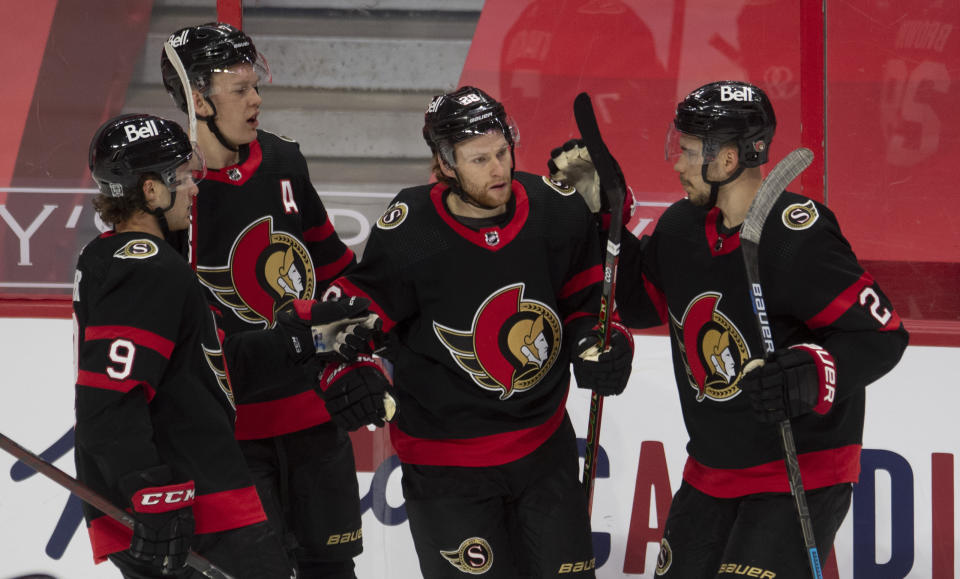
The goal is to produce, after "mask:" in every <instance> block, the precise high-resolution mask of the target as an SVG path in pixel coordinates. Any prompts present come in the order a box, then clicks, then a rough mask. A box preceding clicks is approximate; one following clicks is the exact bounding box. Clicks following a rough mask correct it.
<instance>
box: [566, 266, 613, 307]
mask: <svg viewBox="0 0 960 579" xmlns="http://www.w3.org/2000/svg"><path fill="white" fill-rule="evenodd" d="M602 281H603V267H601V266H600V265H595V266H593V267H591V268H590V269H587V270H584V271H581V272H580V273H578V274H577V275H575V276H573V277H571V278H570V279H569V280H567V283H565V284H563V287H561V288H560V293H559V294H558V295H557V298H559V299H561V300H562V299H564V298H568V297H570V296H572V295H573V294H575V293H577V292H578V291H580V290H583V289H585V288H588V287H590V286H591V285H593V284H595V283H600V282H602Z"/></svg>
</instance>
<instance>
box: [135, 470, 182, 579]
mask: <svg viewBox="0 0 960 579" xmlns="http://www.w3.org/2000/svg"><path fill="white" fill-rule="evenodd" d="M172 479H173V477H172V474H171V472H170V468H169V467H168V466H165V465H164V466H156V467H153V468H150V469H147V470H143V471H139V472H135V473H131V474H128V475H126V476H124V477H123V478H122V479H120V490H121V491H122V492H123V493H124V494H125V495H126V496H128V497H130V504H131V506H132V507H133V516H134V518H135V519H136V522H135V523H134V525H133V539H131V541H130V549H129V551H128V552H129V553H130V556H131V557H133V558H135V559H137V560H140V561H143V562H145V563H147V564H149V565H150V566H151V567H152V568H154V569H155V570H156V571H157V575H173V574H176V573H177V571H179V570H180V569H182V568H183V567H184V565H186V563H187V555H188V554H189V553H190V543H191V541H192V540H193V502H194V498H195V492H194V486H193V481H192V480H191V481H187V482H185V483H180V484H172V483H171V482H170V481H171V480H172Z"/></svg>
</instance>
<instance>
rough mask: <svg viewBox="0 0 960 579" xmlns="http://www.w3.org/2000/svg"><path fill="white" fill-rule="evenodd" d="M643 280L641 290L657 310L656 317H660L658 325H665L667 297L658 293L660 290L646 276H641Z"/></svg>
mask: <svg viewBox="0 0 960 579" xmlns="http://www.w3.org/2000/svg"><path fill="white" fill-rule="evenodd" d="M640 277H641V278H642V279H643V288H644V290H645V291H646V292H647V297H648V298H650V303H652V304H653V307H654V308H656V310H657V315H659V316H660V323H662V324H665V323H667V320H668V318H667V296H666V295H665V294H664V293H663V292H662V291H660V288H658V287H657V286H655V285H653V283H651V282H650V280H649V279H647V276H645V275H641V276H640Z"/></svg>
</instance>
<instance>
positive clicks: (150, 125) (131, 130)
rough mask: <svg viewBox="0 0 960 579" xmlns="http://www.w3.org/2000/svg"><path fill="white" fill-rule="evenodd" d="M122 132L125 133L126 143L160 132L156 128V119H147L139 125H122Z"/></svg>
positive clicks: (153, 135) (156, 134) (154, 135)
mask: <svg viewBox="0 0 960 579" xmlns="http://www.w3.org/2000/svg"><path fill="white" fill-rule="evenodd" d="M123 132H124V133H126V135H127V142H128V143H132V142H134V141H138V140H140V139H146V138H148V137H156V136H158V135H159V134H160V131H158V130H157V123H156V121H147V122H145V123H143V125H141V126H139V127H138V126H136V125H124V126H123Z"/></svg>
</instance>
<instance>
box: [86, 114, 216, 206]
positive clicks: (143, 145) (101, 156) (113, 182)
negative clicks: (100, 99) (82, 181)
mask: <svg viewBox="0 0 960 579" xmlns="http://www.w3.org/2000/svg"><path fill="white" fill-rule="evenodd" d="M184 163H190V167H189V168H190V170H191V172H190V173H186V174H185V173H184V172H183V171H180V173H179V174H178V171H177V169H179V168H180V167H181V166H182V165H183V164H184ZM87 164H88V166H89V167H90V174H91V175H92V176H93V179H94V181H96V183H97V186H98V187H99V188H100V192H101V193H103V194H104V195H107V196H109V197H124V196H128V195H133V194H136V191H137V185H138V184H139V182H140V177H141V176H142V175H144V174H149V173H155V174H157V175H159V176H160V178H161V179H162V180H163V182H164V184H165V185H167V187H169V188H170V189H171V191H176V189H177V187H178V186H179V185H180V184H181V183H182V182H183V181H184V180H185V178H186V177H188V176H189V178H191V179H193V181H194V182H196V181H199V180H200V179H201V178H202V177H203V157H201V156H200V153H199V151H197V150H196V149H195V148H194V146H193V144H192V143H191V142H190V139H189V138H188V137H187V134H186V133H185V132H184V131H183V129H182V128H180V125H178V124H177V123H175V122H173V121H169V120H167V119H163V118H160V117H155V116H153V115H146V114H128V115H121V116H118V117H114V118H112V119H110V120H109V121H107V122H105V123H104V124H103V125H101V126H100V128H99V129H97V132H96V134H94V136H93V139H92V140H91V141H90V153H89V156H88V159H87ZM171 206H172V201H171Z"/></svg>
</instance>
